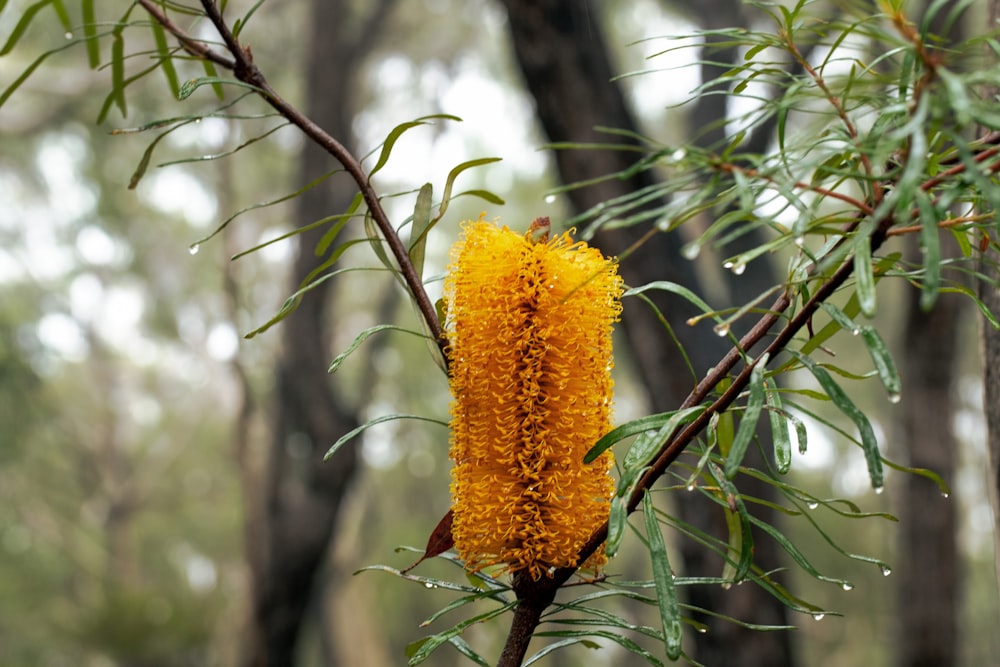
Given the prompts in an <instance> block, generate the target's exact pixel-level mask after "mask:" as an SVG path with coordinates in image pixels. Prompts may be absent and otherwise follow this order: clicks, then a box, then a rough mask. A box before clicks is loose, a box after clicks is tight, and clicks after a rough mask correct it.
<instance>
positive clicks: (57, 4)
mask: <svg viewBox="0 0 1000 667" xmlns="http://www.w3.org/2000/svg"><path fill="white" fill-rule="evenodd" d="M52 9H54V10H56V16H58V17H59V23H60V24H61V25H62V28H63V30H65V31H66V34H67V35H69V36H70V37H72V36H73V21H72V20H71V19H70V17H69V12H67V11H66V5H64V4H63V1H62V0H52Z"/></svg>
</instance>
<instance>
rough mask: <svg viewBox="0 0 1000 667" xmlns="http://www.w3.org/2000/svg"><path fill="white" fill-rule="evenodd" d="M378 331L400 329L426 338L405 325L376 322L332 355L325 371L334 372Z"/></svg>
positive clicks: (425, 336)
mask: <svg viewBox="0 0 1000 667" xmlns="http://www.w3.org/2000/svg"><path fill="white" fill-rule="evenodd" d="M380 331H402V332H403V333H408V334H410V335H411V336H418V337H420V338H427V337H428V336H427V335H426V334H424V333H422V332H420V331H414V330H412V329H407V328H405V327H401V326H397V325H395V324H376V325H375V326H373V327H369V328H367V329H365V330H364V331H362V332H361V333H359V334H358V335H357V336H356V337H355V338H354V341H353V342H352V343H351V344H350V345H348V346H347V349H346V350H344V351H343V352H341V353H340V354H338V355H337V356H336V357H334V359H333V361H332V362H330V367H329V368H328V369H327V371H326V372H327V373H336V372H337V369H338V368H340V365H341V364H342V363H344V360H345V359H347V357H349V356H350V355H351V353H352V352H354V351H355V350H357V349H358V348H359V347H361V344H362V343H364V342H365V341H366V340H368V339H369V338H370V337H371V336H373V335H375V334H377V333H378V332H380Z"/></svg>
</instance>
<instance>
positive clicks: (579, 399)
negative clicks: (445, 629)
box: [444, 219, 622, 579]
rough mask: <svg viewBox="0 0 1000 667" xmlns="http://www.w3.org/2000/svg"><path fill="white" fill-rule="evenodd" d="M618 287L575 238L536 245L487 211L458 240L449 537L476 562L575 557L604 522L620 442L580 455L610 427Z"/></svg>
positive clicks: (453, 273)
mask: <svg viewBox="0 0 1000 667" xmlns="http://www.w3.org/2000/svg"><path fill="white" fill-rule="evenodd" d="M621 292H622V281H621V279H620V278H619V277H618V273H617V267H616V264H615V263H614V262H612V261H610V260H608V259H605V258H604V257H603V256H602V255H601V253H600V252H599V251H598V250H596V249H594V248H590V247H588V246H587V244H586V243H582V242H580V243H576V242H574V241H573V240H572V239H571V238H570V237H569V235H568V234H563V235H561V236H558V237H556V238H553V239H552V240H542V241H539V242H535V241H534V240H533V239H532V233H531V232H529V233H528V234H526V235H521V234H518V233H516V232H513V231H511V230H510V229H508V228H507V227H502V228H501V227H497V226H496V225H493V224H490V223H488V222H485V221H483V220H482V219H480V220H479V221H478V222H471V223H467V224H466V225H465V227H464V233H463V235H462V237H461V238H460V239H459V240H458V242H457V243H455V245H454V247H453V248H452V250H451V264H450V266H449V271H448V276H447V278H446V279H445V283H444V294H445V301H446V303H447V307H448V315H447V321H446V323H445V330H446V333H447V336H448V343H449V363H450V376H451V377H450V382H451V391H452V395H453V397H454V401H453V402H452V408H451V432H452V440H451V458H452V460H453V461H454V467H453V469H452V484H451V494H452V512H453V515H454V523H453V526H452V535H453V538H454V542H455V547H456V548H457V550H458V553H459V555H460V556H461V557H462V559H463V560H464V561H465V564H466V567H467V568H469V569H470V570H478V569H481V568H483V567H487V566H490V565H496V564H501V563H502V564H506V565H507V567H508V569H509V570H510V571H512V572H513V571H518V570H523V569H528V571H529V573H530V574H531V576H532V577H533V578H535V579H537V578H539V577H540V576H541V575H542V574H543V573H549V572H550V571H551V570H550V568H553V567H573V566H576V565H579V563H577V554H578V552H579V550H580V549H581V548H582V547H583V545H584V543H585V542H586V541H587V539H588V538H589V537H590V535H591V533H593V531H594V530H595V529H596V528H597V527H598V526H600V525H601V524H602V523H603V522H604V521H605V520H606V519H607V517H608V509H609V502H608V501H609V499H610V497H611V495H612V493H613V489H614V484H613V481H612V479H611V477H610V476H609V475H608V472H609V469H610V468H611V466H612V464H613V459H612V456H611V452H610V451H608V452H606V453H604V454H602V455H601V456H600V457H599V458H598V459H597V460H595V461H594V462H593V463H591V464H589V465H585V464H584V463H583V457H584V454H586V452H587V450H588V449H590V447H591V446H592V445H593V444H594V443H595V442H596V441H597V440H598V439H599V438H600V437H601V436H603V435H604V434H605V433H607V432H608V431H609V430H610V429H611V390H612V380H611V367H612V357H611V329H612V324H613V323H614V322H615V321H616V320H617V319H618V316H619V314H620V313H621V305H620V302H619V299H620V297H621ZM603 560H604V556H603V552H599V553H598V554H597V555H596V556H595V557H592V558H591V559H590V560H589V561H588V562H587V563H585V564H584V565H586V566H588V567H597V566H600V565H601V564H603Z"/></svg>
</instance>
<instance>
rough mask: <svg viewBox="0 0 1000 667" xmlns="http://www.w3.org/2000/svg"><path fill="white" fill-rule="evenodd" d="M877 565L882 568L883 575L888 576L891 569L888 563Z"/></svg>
mask: <svg viewBox="0 0 1000 667" xmlns="http://www.w3.org/2000/svg"><path fill="white" fill-rule="evenodd" d="M879 567H880V568H881V569H882V576H883V577H888V576H889V575H890V574H892V569H890V567H889V566H888V565H879Z"/></svg>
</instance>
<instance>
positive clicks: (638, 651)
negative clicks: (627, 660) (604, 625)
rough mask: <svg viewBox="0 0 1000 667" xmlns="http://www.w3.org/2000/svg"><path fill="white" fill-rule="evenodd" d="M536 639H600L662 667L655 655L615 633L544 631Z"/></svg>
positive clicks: (598, 631)
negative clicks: (611, 642)
mask: <svg viewBox="0 0 1000 667" xmlns="http://www.w3.org/2000/svg"><path fill="white" fill-rule="evenodd" d="M535 636H536V637H600V638H601V639H607V640H609V641H613V642H615V643H616V644H618V645H619V646H621V647H622V648H624V649H625V650H627V651H628V652H630V653H634V654H635V655H637V656H639V657H640V658H642V659H643V660H645V661H646V662H648V663H649V664H651V665H653V667H663V661H661V660H660V659H659V658H657V657H656V656H655V655H653V654H652V653H650V652H649V651H647V650H646V649H644V648H643V647H641V646H639V645H638V644H636V643H635V642H634V641H632V640H631V639H629V638H628V637H624V636H622V635H621V634H619V633H617V632H608V631H606V630H546V631H543V632H536V633H535Z"/></svg>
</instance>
